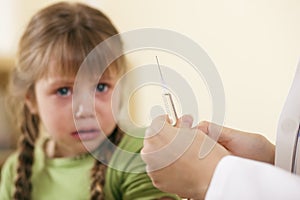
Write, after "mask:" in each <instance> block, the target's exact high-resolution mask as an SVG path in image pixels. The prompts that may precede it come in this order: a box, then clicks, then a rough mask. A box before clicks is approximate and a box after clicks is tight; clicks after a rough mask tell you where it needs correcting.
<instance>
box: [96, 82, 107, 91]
mask: <svg viewBox="0 0 300 200" xmlns="http://www.w3.org/2000/svg"><path fill="white" fill-rule="evenodd" d="M107 90H108V85H107V84H104V83H99V84H98V85H97V91H98V92H106V91H107Z"/></svg>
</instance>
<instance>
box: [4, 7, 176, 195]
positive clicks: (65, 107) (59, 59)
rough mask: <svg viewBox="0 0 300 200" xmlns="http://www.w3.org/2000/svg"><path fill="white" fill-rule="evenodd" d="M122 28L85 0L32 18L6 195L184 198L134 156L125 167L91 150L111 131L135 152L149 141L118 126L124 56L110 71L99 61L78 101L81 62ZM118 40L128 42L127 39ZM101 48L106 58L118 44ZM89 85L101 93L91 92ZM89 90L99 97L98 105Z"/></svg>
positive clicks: (20, 67) (22, 51)
mask: <svg viewBox="0 0 300 200" xmlns="http://www.w3.org/2000/svg"><path fill="white" fill-rule="evenodd" d="M117 33H118V32H117V30H116V29H115V27H114V26H113V25H112V23H111V22H110V20H109V19H108V18H107V17H106V16H105V15H104V14H103V13H101V12H100V11H98V10H96V9H94V8H91V7H88V6H86V5H83V4H79V3H75V4H70V3H57V4H54V5H52V6H49V7H47V8H45V9H43V10H41V11H40V12H38V13H37V14H36V15H35V16H34V17H33V18H32V19H31V21H30V23H29V24H28V26H27V29H26V30H25V32H24V34H23V36H22V38H21V41H20V44H19V52H18V59H17V67H16V68H15V69H14V71H13V73H12V81H11V93H12V97H13V98H12V100H13V101H11V102H14V106H13V108H14V115H15V117H17V116H20V117H18V118H16V119H17V122H18V124H19V126H20V131H21V136H20V141H19V147H18V151H17V153H16V154H13V155H12V156H11V157H10V158H9V159H8V160H7V161H6V163H5V165H4V167H3V170H2V175H1V178H2V180H1V187H0V199H1V200H2V199H3V200H9V199H14V200H17V199H24V200H25V199H27V200H29V199H33V200H34V199H37V200H44V199H49V200H50V199H51V200H53V199H72V200H74V199H109V200H113V199H130V200H133V199H177V198H178V197H176V196H175V195H171V194H166V193H162V192H161V191H159V190H158V189H156V188H154V187H153V185H152V183H151V180H150V179H149V177H148V176H147V175H146V173H130V171H129V170H127V169H130V168H131V167H133V166H131V162H128V163H122V165H123V166H125V168H126V169H125V168H124V171H118V170H116V169H113V168H110V167H107V166H106V165H105V164H103V163H102V162H100V161H99V159H95V158H94V157H93V156H92V155H91V154H90V153H89V151H94V152H97V151H98V152H99V151H100V152H101V151H102V150H103V149H105V148H102V147H103V145H104V143H105V142H103V141H104V138H105V137H104V135H105V136H107V137H108V138H109V140H110V141H111V142H112V143H113V144H115V145H118V146H119V147H120V149H123V150H126V151H129V152H136V153H139V151H140V149H141V147H142V140H138V139H135V138H133V137H130V136H128V135H127V134H125V133H124V134H123V133H122V131H121V130H120V129H119V128H118V127H117V123H116V122H115V120H114V115H113V111H112V108H111V100H112V94H113V90H114V87H115V85H116V83H117V80H118V78H119V77H120V76H121V75H122V74H124V72H125V63H124V58H123V57H120V58H118V59H117V60H115V61H114V62H113V63H112V64H110V65H109V67H108V68H107V70H105V71H104V68H105V67H106V66H103V65H100V68H98V67H99V63H98V64H97V62H96V63H93V64H95V66H93V67H94V68H89V69H88V70H87V72H86V73H84V74H83V80H89V76H88V75H92V74H95V72H96V71H97V70H102V71H104V73H103V75H102V76H101V78H100V79H99V80H97V82H96V83H93V84H92V83H91V82H90V81H87V82H83V83H80V84H81V85H80V86H82V85H83V86H84V87H83V88H84V89H78V90H77V91H76V92H78V93H79V96H81V97H83V98H81V100H80V101H78V102H75V101H73V100H74V98H73V97H74V93H75V92H74V83H75V78H76V74H77V72H78V70H79V69H80V66H81V63H82V62H83V61H84V59H85V57H86V56H87V55H88V54H89V52H90V51H91V50H92V49H94V48H95V47H96V46H97V45H98V44H99V43H101V42H102V41H104V40H105V39H106V38H109V37H111V36H113V35H116V34H117ZM118 46H119V49H121V48H122V47H121V46H122V44H121V41H120V40H119V41H118V40H117V44H116V47H118ZM100 54H101V55H99V57H98V58H97V59H100V60H101V59H104V60H105V58H106V57H107V56H114V50H113V49H112V50H111V51H108V52H100ZM102 54H104V55H102ZM97 59H96V60H97ZM103 62H104V63H105V61H103ZM100 63H102V61H100ZM90 64H91V63H90ZM81 75H82V74H81ZM79 88H81V87H79ZM89 90H90V92H93V95H94V96H92V97H91V96H89V94H88V93H89V92H87V91H89ZM80 92H82V93H80ZM89 98H94V102H93V105H90V103H91V102H92V101H89V100H86V99H89ZM73 109H74V114H73ZM73 116H74V119H73ZM75 122H76V123H75ZM103 134H104V135H103ZM116 154H117V152H116V151H113V150H112V149H110V148H106V149H105V152H104V153H101V155H102V156H103V155H104V157H105V158H104V160H108V161H112V160H113V158H114V157H115V159H114V160H118V155H116ZM136 155H138V154H133V156H132V159H131V160H135V159H136V157H137V156H136ZM101 159H102V158H101ZM102 160H103V159H102ZM127 161H128V160H127Z"/></svg>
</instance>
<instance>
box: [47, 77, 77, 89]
mask: <svg viewBox="0 0 300 200" xmlns="http://www.w3.org/2000/svg"><path fill="white" fill-rule="evenodd" d="M48 84H49V85H50V86H52V87H55V86H60V85H74V80H73V79H60V78H57V79H53V78H51V79H50V80H49V81H48Z"/></svg>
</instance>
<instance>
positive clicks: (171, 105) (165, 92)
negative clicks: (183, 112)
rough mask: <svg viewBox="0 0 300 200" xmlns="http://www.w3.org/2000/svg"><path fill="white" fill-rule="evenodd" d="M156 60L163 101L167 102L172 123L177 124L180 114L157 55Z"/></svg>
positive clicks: (166, 106)
mask: <svg viewBox="0 0 300 200" xmlns="http://www.w3.org/2000/svg"><path fill="white" fill-rule="evenodd" d="M156 62H157V66H158V70H159V74H160V79H161V82H162V85H163V101H164V104H165V109H166V111H167V114H168V116H169V120H170V123H171V124H172V126H175V125H176V123H177V120H178V116H177V113H176V109H175V105H174V102H173V99H172V95H171V93H170V92H168V88H167V84H166V82H165V80H164V78H163V75H162V72H161V68H160V65H159V62H158V57H157V56H156Z"/></svg>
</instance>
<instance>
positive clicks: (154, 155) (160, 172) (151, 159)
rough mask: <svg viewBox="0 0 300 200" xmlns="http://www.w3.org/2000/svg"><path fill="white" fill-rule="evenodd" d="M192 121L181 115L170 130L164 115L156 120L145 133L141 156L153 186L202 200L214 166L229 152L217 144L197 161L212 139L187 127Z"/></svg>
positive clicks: (199, 131) (188, 117)
mask: <svg viewBox="0 0 300 200" xmlns="http://www.w3.org/2000/svg"><path fill="white" fill-rule="evenodd" d="M192 122H193V119H192V118H191V117H190V116H183V117H182V118H181V119H179V121H178V123H177V126H176V127H173V126H172V125H170V124H169V123H168V122H167V117H166V116H160V117H157V118H155V119H154V120H153V122H152V124H151V126H150V127H149V128H148V129H147V130H146V137H145V140H144V147H143V149H142V151H141V155H142V159H143V160H144V161H145V163H146V164H147V172H148V175H149V177H150V178H151V180H152V182H153V184H154V186H155V187H157V188H159V189H160V190H162V191H165V192H170V193H175V194H178V195H179V196H181V197H186V198H193V199H204V197H205V194H206V191H207V189H208V186H209V183H210V181H211V178H212V176H213V173H214V170H215V168H216V166H217V164H218V163H219V161H220V160H221V159H222V158H223V157H224V156H226V155H229V152H228V151H227V150H226V149H225V148H224V147H223V146H222V145H219V144H218V143H217V144H215V145H214V147H213V148H212V150H211V152H210V153H209V154H208V155H207V156H206V157H204V158H201V159H200V158H199V151H200V147H201V145H202V143H203V141H204V140H205V139H208V140H211V139H210V138H209V137H208V136H207V135H206V134H205V133H203V132H202V131H201V130H200V129H196V128H194V129H193V128H190V127H191V125H192Z"/></svg>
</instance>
